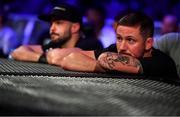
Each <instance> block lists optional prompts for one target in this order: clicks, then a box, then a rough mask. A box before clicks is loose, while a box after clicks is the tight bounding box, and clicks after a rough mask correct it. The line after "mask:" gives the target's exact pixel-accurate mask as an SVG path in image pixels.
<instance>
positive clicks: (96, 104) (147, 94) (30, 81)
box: [0, 0, 180, 116]
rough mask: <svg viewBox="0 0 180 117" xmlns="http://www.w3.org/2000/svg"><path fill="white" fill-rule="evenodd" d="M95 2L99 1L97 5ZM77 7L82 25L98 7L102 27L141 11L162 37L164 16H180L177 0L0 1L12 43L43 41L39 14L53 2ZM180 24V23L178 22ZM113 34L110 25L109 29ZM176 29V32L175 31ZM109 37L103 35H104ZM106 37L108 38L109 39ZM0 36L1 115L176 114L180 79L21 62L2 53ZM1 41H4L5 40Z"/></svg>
mask: <svg viewBox="0 0 180 117" xmlns="http://www.w3.org/2000/svg"><path fill="white" fill-rule="evenodd" d="M97 2H98V3H97ZM61 3H68V4H73V5H76V6H78V7H79V9H80V11H82V14H83V23H84V24H86V22H87V17H86V10H87V9H88V8H89V7H91V6H98V5H99V6H101V7H103V8H104V11H105V25H106V26H107V27H112V26H113V22H114V19H115V17H116V16H117V15H119V16H120V15H122V14H124V13H126V12H128V11H139V10H140V11H143V12H144V13H146V14H147V15H149V16H150V17H151V18H152V19H153V20H154V26H155V31H154V38H155V39H156V38H158V37H159V36H160V35H161V27H162V21H163V17H164V16H165V15H167V14H172V15H174V16H176V17H177V19H179V18H180V13H179V10H180V1H179V0H98V1H97V0H1V1H0V10H1V11H2V12H3V13H5V14H6V25H7V26H9V27H11V28H12V29H13V30H14V31H15V33H16V36H17V37H16V39H14V40H11V44H14V47H12V48H10V50H9V51H12V50H13V49H15V48H17V47H19V46H20V45H27V44H43V43H44V42H43V41H42V38H43V37H42V35H44V34H45V33H46V34H47V32H48V29H49V24H48V23H46V22H43V21H40V20H39V19H38V18H37V16H38V15H39V14H42V13H48V12H49V11H50V10H51V9H52V8H53V6H54V5H56V4H61ZM178 26H179V23H178ZM108 29H109V30H110V31H111V32H112V28H108ZM178 32H179V30H178ZM108 36H110V35H107V37H108ZM109 38H110V37H109ZM2 44H3V42H2V41H1V40H0V115H1V116H3V115H9V116H10V115H16V116H20V115H30V116H32V115H50V116H51V115H74V116H77V115H79V116H120V115H122V116H179V115H180V80H178V79H171V78H163V77H150V76H149V77H146V76H141V75H127V74H120V73H86V72H73V71H68V70H64V69H62V68H61V67H58V66H53V65H49V64H41V63H33V62H20V61H15V60H11V59H9V58H8V54H7V53H3V51H2V48H1V47H2V46H1V45H2ZM4 44H5V43H4Z"/></svg>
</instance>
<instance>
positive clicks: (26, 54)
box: [11, 46, 43, 62]
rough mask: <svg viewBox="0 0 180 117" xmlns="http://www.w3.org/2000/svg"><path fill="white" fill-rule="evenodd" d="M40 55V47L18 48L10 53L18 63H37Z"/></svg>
mask: <svg viewBox="0 0 180 117" xmlns="http://www.w3.org/2000/svg"><path fill="white" fill-rule="evenodd" d="M42 53H43V52H42V49H41V46H20V47H19V48H17V49H15V50H14V51H13V52H12V53H11V56H12V58H13V59H15V60H19V61H31V62H37V61H38V59H39V57H40V56H41V54H42Z"/></svg>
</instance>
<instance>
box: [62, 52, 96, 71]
mask: <svg viewBox="0 0 180 117" xmlns="http://www.w3.org/2000/svg"><path fill="white" fill-rule="evenodd" d="M96 62H97V61H96V60H95V59H93V58H91V57H89V56H87V55H85V54H83V53H81V52H73V53H71V54H69V55H68V56H66V57H64V58H63V59H62V62H61V67H62V68H64V69H67V70H72V71H85V72H94V71H95V69H96Z"/></svg>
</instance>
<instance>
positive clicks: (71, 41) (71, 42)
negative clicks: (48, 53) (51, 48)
mask: <svg viewBox="0 0 180 117" xmlns="http://www.w3.org/2000/svg"><path fill="white" fill-rule="evenodd" d="M79 37H80V34H73V35H72V37H71V39H69V41H68V42H66V43H65V44H63V45H62V46H61V47H62V48H73V47H75V46H76V43H77V42H78V40H79Z"/></svg>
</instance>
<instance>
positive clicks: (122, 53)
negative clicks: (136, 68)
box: [118, 51, 132, 56]
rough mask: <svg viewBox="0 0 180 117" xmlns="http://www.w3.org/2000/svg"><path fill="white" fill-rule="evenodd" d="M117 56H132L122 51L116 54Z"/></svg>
mask: <svg viewBox="0 0 180 117" xmlns="http://www.w3.org/2000/svg"><path fill="white" fill-rule="evenodd" d="M118 54H119V55H128V56H132V55H131V54H130V53H127V52H123V51H121V52H118Z"/></svg>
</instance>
